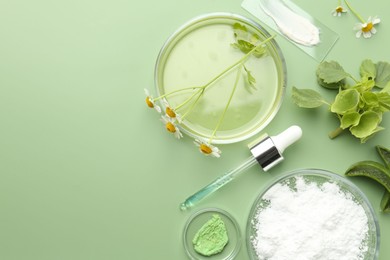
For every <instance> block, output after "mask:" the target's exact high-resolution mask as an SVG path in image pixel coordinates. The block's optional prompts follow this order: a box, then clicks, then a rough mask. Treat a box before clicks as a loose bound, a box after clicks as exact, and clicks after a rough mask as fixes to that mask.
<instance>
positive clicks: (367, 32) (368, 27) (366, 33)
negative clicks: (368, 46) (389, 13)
mask: <svg viewBox="0 0 390 260" xmlns="http://www.w3.org/2000/svg"><path fill="white" fill-rule="evenodd" d="M380 21H381V20H380V19H379V18H378V17H376V16H375V17H373V18H372V17H371V16H370V17H369V18H368V20H367V22H365V23H358V24H356V25H355V27H354V28H353V29H354V30H357V32H356V38H360V36H361V35H362V34H363V37H364V38H370V37H371V36H372V35H373V34H375V33H376V29H375V27H374V25H376V24H378V23H380Z"/></svg>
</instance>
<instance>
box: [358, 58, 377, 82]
mask: <svg viewBox="0 0 390 260" xmlns="http://www.w3.org/2000/svg"><path fill="white" fill-rule="evenodd" d="M360 76H361V77H367V78H368V79H374V78H375V77H376V67H375V63H374V62H372V60H369V59H366V60H364V61H363V62H362V64H361V65H360Z"/></svg>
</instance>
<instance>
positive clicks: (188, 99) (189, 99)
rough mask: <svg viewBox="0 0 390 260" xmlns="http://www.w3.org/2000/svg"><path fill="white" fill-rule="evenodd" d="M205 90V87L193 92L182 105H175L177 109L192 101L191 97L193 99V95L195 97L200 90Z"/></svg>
mask: <svg viewBox="0 0 390 260" xmlns="http://www.w3.org/2000/svg"><path fill="white" fill-rule="evenodd" d="M203 91H204V88H200V89H198V91H196V92H195V93H193V94H192V95H191V96H190V97H189V98H187V99H186V100H184V102H183V103H181V104H180V105H178V106H176V107H175V110H178V109H180V108H181V107H182V106H184V105H186V104H187V103H188V102H190V101H191V99H192V98H193V97H195V95H197V94H199V92H201V93H203ZM199 96H201V94H200V95H199Z"/></svg>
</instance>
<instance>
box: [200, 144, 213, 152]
mask: <svg viewBox="0 0 390 260" xmlns="http://www.w3.org/2000/svg"><path fill="white" fill-rule="evenodd" d="M199 149H200V150H201V151H202V153H204V154H210V153H212V151H213V150H212V149H211V148H210V147H209V146H208V145H206V144H201V145H200V146H199Z"/></svg>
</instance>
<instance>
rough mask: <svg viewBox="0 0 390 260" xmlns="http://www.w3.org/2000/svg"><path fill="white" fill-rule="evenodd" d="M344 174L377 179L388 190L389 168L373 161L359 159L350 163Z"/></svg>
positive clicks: (389, 189)
mask: <svg viewBox="0 0 390 260" xmlns="http://www.w3.org/2000/svg"><path fill="white" fill-rule="evenodd" d="M345 175H346V176H349V177H353V176H363V177H368V178H370V179H373V180H375V181H377V182H378V183H379V184H381V185H382V186H383V187H385V188H386V190H387V191H388V192H390V170H389V169H387V168H386V167H384V166H383V165H382V164H380V163H378V162H374V161H361V162H357V163H355V164H353V165H351V166H350V167H349V168H348V169H347V170H346V172H345Z"/></svg>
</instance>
